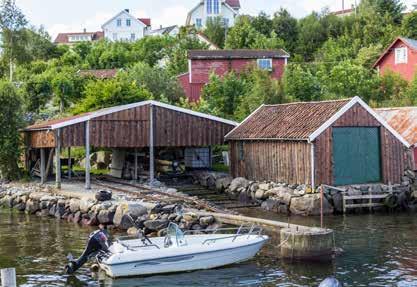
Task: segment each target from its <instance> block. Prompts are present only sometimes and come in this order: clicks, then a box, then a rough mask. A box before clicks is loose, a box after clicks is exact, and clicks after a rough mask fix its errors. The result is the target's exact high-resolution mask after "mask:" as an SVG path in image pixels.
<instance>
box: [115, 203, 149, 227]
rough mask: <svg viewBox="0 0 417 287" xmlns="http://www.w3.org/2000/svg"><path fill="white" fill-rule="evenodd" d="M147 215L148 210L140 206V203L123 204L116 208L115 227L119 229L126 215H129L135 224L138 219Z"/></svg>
mask: <svg viewBox="0 0 417 287" xmlns="http://www.w3.org/2000/svg"><path fill="white" fill-rule="evenodd" d="M147 213H148V210H147V208H146V207H144V206H142V205H140V204H139V203H134V202H132V203H123V204H120V205H119V206H118V207H117V208H116V213H115V214H114V219H113V222H114V225H116V226H117V227H118V226H119V225H120V224H121V222H122V219H123V216H124V215H126V214H128V215H129V216H130V217H131V218H132V220H133V222H134V221H135V220H136V219H137V218H138V217H140V216H142V215H145V214H147ZM126 229H127V228H126Z"/></svg>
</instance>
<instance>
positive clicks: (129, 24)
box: [126, 19, 132, 27]
mask: <svg viewBox="0 0 417 287" xmlns="http://www.w3.org/2000/svg"><path fill="white" fill-rule="evenodd" d="M131 25H132V22H131V20H130V19H126V26H127V27H130V26H131Z"/></svg>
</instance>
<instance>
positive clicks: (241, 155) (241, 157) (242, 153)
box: [238, 141, 245, 160]
mask: <svg viewBox="0 0 417 287" xmlns="http://www.w3.org/2000/svg"><path fill="white" fill-rule="evenodd" d="M238 152H239V160H245V150H244V148H243V142H242V141H240V142H239V143H238Z"/></svg>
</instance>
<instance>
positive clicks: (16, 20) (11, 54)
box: [0, 0, 27, 81]
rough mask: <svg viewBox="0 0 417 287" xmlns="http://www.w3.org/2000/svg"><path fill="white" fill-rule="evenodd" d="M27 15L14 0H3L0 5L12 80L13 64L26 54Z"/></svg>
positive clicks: (3, 35) (4, 48)
mask: <svg viewBox="0 0 417 287" xmlns="http://www.w3.org/2000/svg"><path fill="white" fill-rule="evenodd" d="M26 25H27V20H26V18H25V15H23V13H22V12H21V11H20V9H19V8H18V7H17V6H16V3H15V1H14V0H2V3H1V6H0V29H1V34H2V48H3V53H4V56H5V57H6V58H7V59H8V62H9V68H10V74H9V78H10V81H13V65H14V63H15V61H18V62H19V61H20V60H22V58H24V57H25V56H26V53H25V45H26V43H27V37H26V36H27V35H26V30H25V27H26Z"/></svg>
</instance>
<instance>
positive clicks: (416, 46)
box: [373, 37, 417, 68]
mask: <svg viewBox="0 0 417 287" xmlns="http://www.w3.org/2000/svg"><path fill="white" fill-rule="evenodd" d="M398 41H401V42H403V43H404V44H405V45H406V46H407V47H409V48H410V49H412V50H414V51H417V40H415V39H410V38H405V37H397V38H396V39H395V40H394V42H392V43H391V45H389V47H388V48H387V49H386V50H385V51H384V52H383V53H382V54H381V56H380V57H379V58H378V60H376V62H375V64H374V65H373V68H375V67H376V66H378V64H379V62H381V60H382V59H383V58H384V57H385V56H386V55H387V54H388V53H390V52H391V50H392V47H393V46H394V45H395V44H396V43H397V42H398Z"/></svg>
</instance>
